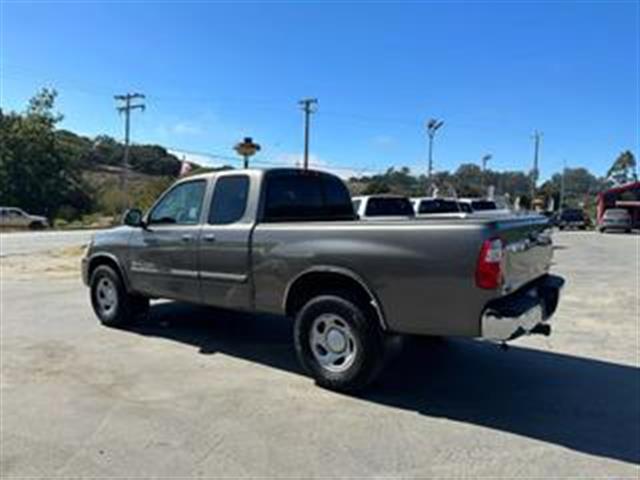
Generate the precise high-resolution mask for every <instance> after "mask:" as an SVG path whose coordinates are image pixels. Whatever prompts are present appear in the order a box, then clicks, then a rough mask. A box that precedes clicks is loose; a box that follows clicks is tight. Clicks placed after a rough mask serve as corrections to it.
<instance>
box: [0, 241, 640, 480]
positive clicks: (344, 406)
mask: <svg viewBox="0 0 640 480" xmlns="http://www.w3.org/2000/svg"><path fill="white" fill-rule="evenodd" d="M2 238H3V240H4V237H2ZM52 238H53V237H52ZM29 242H30V240H29ZM21 243H22V242H21ZM27 243H28V241H27V240H26V237H25V242H24V243H23V245H26V244H27ZM556 243H557V246H558V249H557V251H556V262H557V265H556V267H555V270H556V271H557V272H559V273H561V274H563V275H565V276H566V278H567V280H568V284H567V287H566V289H565V292H564V293H565V294H564V298H563V300H562V302H561V305H560V309H559V312H558V314H557V316H556V318H555V320H554V323H555V326H556V329H555V332H554V335H553V336H552V337H551V338H549V339H545V338H541V337H540V338H530V339H526V340H520V341H517V342H515V343H514V344H513V347H512V348H511V349H510V350H509V351H508V352H503V351H501V350H499V349H497V348H496V347H494V346H492V345H488V344H483V343H480V342H476V341H462V340H447V341H440V342H438V341H431V342H428V341H424V340H423V341H420V342H410V343H409V344H408V345H407V346H406V348H405V350H404V351H403V353H401V354H400V355H399V357H398V358H397V360H396V361H395V363H393V364H392V365H390V366H389V368H388V369H387V370H386V373H385V375H384V376H383V378H382V379H381V380H380V381H379V382H378V383H377V385H376V386H375V388H374V389H373V390H372V391H370V392H369V393H368V394H366V395H364V396H361V397H350V396H344V395H338V394H335V393H331V392H328V391H325V390H321V389H319V388H316V387H314V386H313V383H312V382H311V380H309V379H308V378H307V377H305V376H304V375H302V373H301V372H300V369H299V368H298V366H297V363H296V360H295V355H294V351H293V348H292V345H291V343H290V335H291V332H290V325H288V324H287V322H285V321H282V320H280V319H277V318H255V317H249V316H243V315H232V314H229V313H224V312H219V311H215V310H210V309H202V308H195V307H190V306H187V305H178V304H174V303H160V304H157V305H155V306H154V307H153V309H152V310H153V313H152V318H151V319H150V320H149V321H147V322H145V323H143V324H141V325H138V326H137V327H135V328H130V329H128V330H116V329H107V328H102V327H99V326H98V324H97V322H96V320H95V318H94V316H93V314H92V312H91V310H90V306H89V302H88V300H87V292H86V290H85V289H84V288H83V287H82V286H81V284H80V282H79V280H78V279H77V278H74V277H73V276H70V275H66V276H64V275H63V276H58V277H55V279H54V280H52V278H50V277H48V276H46V275H45V277H44V278H43V277H42V276H41V275H33V272H31V273H29V272H26V273H25V272H22V273H20V272H17V271H16V270H11V269H8V270H6V272H9V273H5V269H4V268H3V272H2V277H1V280H2V282H1V289H0V294H1V311H0V313H1V322H0V327H1V332H0V333H1V338H0V340H1V343H0V347H1V350H0V351H1V360H2V364H1V373H2V376H1V390H0V393H1V405H0V407H1V411H0V419H1V425H0V434H1V438H0V462H1V465H0V469H1V470H0V474H1V476H2V477H3V478H5V477H6V478H10V477H12V476H46V477H54V476H58V477H66V478H68V477H70V476H94V477H95V476H103V477H111V476H120V477H123V476H128V477H134V476H152V475H161V476H182V477H195V476H211V477H214V476H232V477H237V476H252V477H255V476H261V477H267V476H268V477H293V478H298V477H301V476H304V477H308V476H356V475H357V476H374V475H375V476H419V477H436V476H437V477H453V476H456V477H460V476H487V477H488V476H490V477H492V478H496V477H500V478H514V477H528V478H531V477H545V478H548V477H556V478H558V477H569V476H571V477H581V478H595V477H602V476H608V477H613V478H622V477H628V478H637V477H638V475H639V473H640V470H639V467H638V465H639V464H640V370H639V368H638V365H639V364H638V360H639V359H638V355H639V344H638V268H639V264H638V259H639V257H638V255H639V244H640V236H627V235H604V236H603V235H599V234H596V233H577V232H576V233H562V234H559V235H557V236H556ZM3 248H4V247H3ZM10 260H11V259H10V257H8V258H4V259H2V262H3V264H6V265H8V264H9V263H10ZM74 260H75V259H74Z"/></svg>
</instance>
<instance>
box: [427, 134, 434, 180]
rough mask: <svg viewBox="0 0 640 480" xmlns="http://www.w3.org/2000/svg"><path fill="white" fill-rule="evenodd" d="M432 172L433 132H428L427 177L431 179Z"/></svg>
mask: <svg viewBox="0 0 640 480" xmlns="http://www.w3.org/2000/svg"><path fill="white" fill-rule="evenodd" d="M432 173H433V134H431V133H429V166H428V169H427V178H428V179H429V180H431V175H432Z"/></svg>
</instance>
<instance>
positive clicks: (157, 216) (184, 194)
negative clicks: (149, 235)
mask: <svg viewBox="0 0 640 480" xmlns="http://www.w3.org/2000/svg"><path fill="white" fill-rule="evenodd" d="M205 188H206V182H205V181H204V180H195V181H192V182H186V183H181V184H179V185H176V186H175V187H174V188H173V189H172V190H170V191H169V193H167V194H166V195H165V196H164V197H162V200H160V202H159V203H158V204H157V205H156V206H155V207H154V209H153V211H152V212H151V214H150V215H149V222H150V223H152V224H174V225H196V224H197V223H198V222H199V221H200V212H201V211H202V199H203V197H204V191H205Z"/></svg>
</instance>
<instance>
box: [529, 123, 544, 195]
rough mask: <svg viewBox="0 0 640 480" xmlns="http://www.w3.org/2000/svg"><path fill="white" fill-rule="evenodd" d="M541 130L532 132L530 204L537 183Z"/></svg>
mask: <svg viewBox="0 0 640 480" xmlns="http://www.w3.org/2000/svg"><path fill="white" fill-rule="evenodd" d="M541 137H542V132H539V131H537V130H536V131H535V132H533V170H532V171H531V205H532V206H533V200H534V199H535V197H536V185H537V183H538V156H539V154H540V138H541Z"/></svg>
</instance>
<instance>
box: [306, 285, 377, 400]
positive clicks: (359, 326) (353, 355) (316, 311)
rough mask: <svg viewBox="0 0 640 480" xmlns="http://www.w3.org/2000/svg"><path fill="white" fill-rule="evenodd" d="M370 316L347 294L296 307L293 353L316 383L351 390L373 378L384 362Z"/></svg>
mask: <svg viewBox="0 0 640 480" xmlns="http://www.w3.org/2000/svg"><path fill="white" fill-rule="evenodd" d="M373 317H374V316H373V315H371V314H370V313H368V312H367V309H366V308H364V307H363V306H361V305H360V303H359V302H358V301H356V300H354V299H351V298H349V296H348V295H345V296H342V295H334V294H331V295H320V296H318V297H315V298H312V299H311V300H309V302H307V304H306V305H305V306H304V307H303V308H302V309H301V310H300V312H299V313H298V315H297V316H296V320H295V328H294V336H295V338H294V341H295V347H296V353H297V355H298V359H299V361H300V363H301V364H302V366H303V367H304V368H305V369H306V370H307V371H308V372H309V373H310V374H311V375H312V376H313V378H314V379H315V381H316V383H317V384H318V385H320V386H322V387H325V388H328V389H331V390H337V391H343V392H354V391H357V390H360V389H362V388H364V387H365V386H367V385H368V384H369V383H370V382H372V381H373V380H374V378H375V377H376V375H377V374H378V373H379V371H380V370H381V367H382V365H383V362H384V357H385V342H384V338H383V333H382V331H381V330H380V328H379V326H378V324H377V319H376V318H373Z"/></svg>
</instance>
